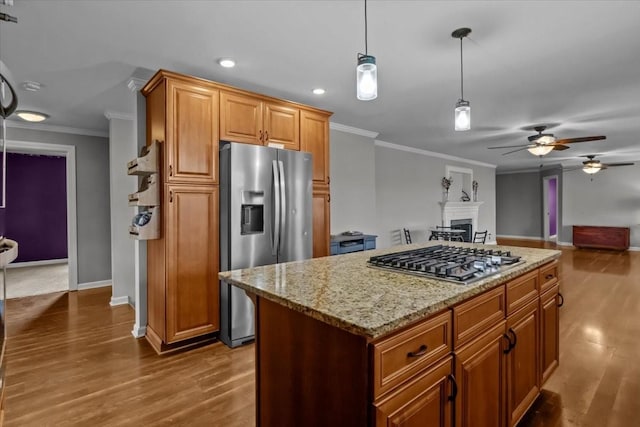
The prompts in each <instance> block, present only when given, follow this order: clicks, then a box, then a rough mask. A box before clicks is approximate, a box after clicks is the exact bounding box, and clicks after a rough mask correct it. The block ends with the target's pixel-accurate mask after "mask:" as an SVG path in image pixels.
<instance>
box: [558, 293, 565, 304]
mask: <svg viewBox="0 0 640 427" xmlns="http://www.w3.org/2000/svg"><path fill="white" fill-rule="evenodd" d="M558 298H560V302H558V307H562V306H563V305H564V296H562V294H561V293H560V292H558Z"/></svg>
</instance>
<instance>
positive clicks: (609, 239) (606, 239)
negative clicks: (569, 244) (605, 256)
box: [573, 225, 629, 251]
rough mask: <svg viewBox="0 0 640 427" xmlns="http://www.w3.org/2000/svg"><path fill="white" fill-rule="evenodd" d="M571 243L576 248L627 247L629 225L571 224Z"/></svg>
mask: <svg viewBox="0 0 640 427" xmlns="http://www.w3.org/2000/svg"><path fill="white" fill-rule="evenodd" d="M573 245H574V246H576V247H578V248H600V249H616V250H620V251H624V250H627V249H629V227H600V226H593V225H574V226H573Z"/></svg>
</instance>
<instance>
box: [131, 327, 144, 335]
mask: <svg viewBox="0 0 640 427" xmlns="http://www.w3.org/2000/svg"><path fill="white" fill-rule="evenodd" d="M146 334H147V327H146V326H138V325H133V330H132V331H131V335H133V336H134V337H135V338H142V337H144V336H145V335H146Z"/></svg>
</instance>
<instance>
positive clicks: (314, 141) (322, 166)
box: [300, 110, 331, 185]
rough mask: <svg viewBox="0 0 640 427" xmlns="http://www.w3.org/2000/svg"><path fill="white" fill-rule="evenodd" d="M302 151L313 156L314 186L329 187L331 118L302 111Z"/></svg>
mask: <svg viewBox="0 0 640 427" xmlns="http://www.w3.org/2000/svg"><path fill="white" fill-rule="evenodd" d="M300 151H307V152H309V153H311V154H313V182H314V184H325V185H329V184H330V183H331V182H330V179H329V116H328V115H326V114H320V113H316V112H311V111H306V110H302V112H301V114H300Z"/></svg>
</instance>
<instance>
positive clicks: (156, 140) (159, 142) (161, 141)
mask: <svg viewBox="0 0 640 427" xmlns="http://www.w3.org/2000/svg"><path fill="white" fill-rule="evenodd" d="M154 142H157V143H158V144H162V143H163V142H164V141H163V140H161V139H154Z"/></svg>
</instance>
